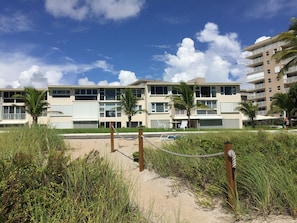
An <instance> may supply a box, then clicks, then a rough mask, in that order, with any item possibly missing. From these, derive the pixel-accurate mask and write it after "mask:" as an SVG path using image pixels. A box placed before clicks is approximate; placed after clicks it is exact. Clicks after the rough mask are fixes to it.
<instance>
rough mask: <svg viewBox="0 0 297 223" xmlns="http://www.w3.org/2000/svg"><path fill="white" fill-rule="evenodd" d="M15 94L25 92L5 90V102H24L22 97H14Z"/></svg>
mask: <svg viewBox="0 0 297 223" xmlns="http://www.w3.org/2000/svg"><path fill="white" fill-rule="evenodd" d="M15 94H20V95H25V92H23V91H4V94H3V96H4V97H3V102H4V103H20V102H24V101H23V100H22V99H20V98H12V96H13V95H15Z"/></svg>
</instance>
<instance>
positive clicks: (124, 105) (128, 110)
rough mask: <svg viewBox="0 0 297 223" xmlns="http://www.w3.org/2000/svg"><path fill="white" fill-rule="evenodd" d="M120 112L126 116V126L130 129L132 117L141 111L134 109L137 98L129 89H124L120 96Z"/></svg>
mask: <svg viewBox="0 0 297 223" xmlns="http://www.w3.org/2000/svg"><path fill="white" fill-rule="evenodd" d="M120 100H121V110H122V111H123V112H125V114H126V115H127V116H128V126H129V127H130V128H131V127H132V123H131V120H132V117H133V116H134V115H135V114H136V113H137V112H139V111H144V110H143V109H136V106H137V102H138V100H139V99H138V98H137V97H136V96H135V95H134V94H133V92H132V90H131V89H130V88H125V91H124V93H123V94H122V95H121V99H120Z"/></svg>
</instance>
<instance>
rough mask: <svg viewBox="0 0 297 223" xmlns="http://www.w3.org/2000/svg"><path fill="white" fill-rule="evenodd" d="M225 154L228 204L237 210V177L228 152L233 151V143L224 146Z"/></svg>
mask: <svg viewBox="0 0 297 223" xmlns="http://www.w3.org/2000/svg"><path fill="white" fill-rule="evenodd" d="M224 145H225V146H224V147H225V149H224V154H225V160H226V175H227V183H228V185H227V186H228V204H229V205H230V207H231V208H232V209H233V210H235V203H234V202H235V200H236V187H235V176H234V170H233V169H232V157H230V156H229V155H228V151H229V150H232V143H231V142H225V144H224Z"/></svg>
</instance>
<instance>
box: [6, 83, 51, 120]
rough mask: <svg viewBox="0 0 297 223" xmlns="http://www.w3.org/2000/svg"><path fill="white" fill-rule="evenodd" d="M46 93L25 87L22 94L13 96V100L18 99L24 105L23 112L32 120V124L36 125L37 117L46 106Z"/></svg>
mask: <svg viewBox="0 0 297 223" xmlns="http://www.w3.org/2000/svg"><path fill="white" fill-rule="evenodd" d="M46 93H47V91H46V90H45V91H38V90H36V89H35V88H33V87H25V88H24V94H15V95H13V96H12V97H13V98H19V99H21V100H23V101H24V103H25V110H26V112H27V113H29V114H30V115H31V117H32V119H33V122H32V124H33V125H36V124H37V123H38V117H39V116H41V114H42V112H43V110H44V109H45V108H46V107H47V106H48V102H47V101H46V100H45V98H46Z"/></svg>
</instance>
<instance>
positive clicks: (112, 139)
mask: <svg viewBox="0 0 297 223" xmlns="http://www.w3.org/2000/svg"><path fill="white" fill-rule="evenodd" d="M109 128H110V148H111V152H112V153H113V152H114V151H115V150H114V129H113V122H110V126H109Z"/></svg>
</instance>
